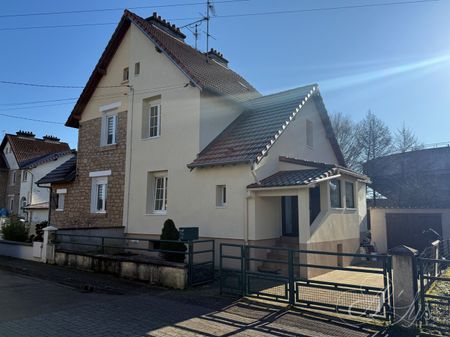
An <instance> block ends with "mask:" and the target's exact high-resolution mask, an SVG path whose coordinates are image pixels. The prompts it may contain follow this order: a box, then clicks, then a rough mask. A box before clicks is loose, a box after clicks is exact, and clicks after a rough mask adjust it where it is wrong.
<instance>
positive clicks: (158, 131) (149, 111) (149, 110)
mask: <svg viewBox="0 0 450 337" xmlns="http://www.w3.org/2000/svg"><path fill="white" fill-rule="evenodd" d="M152 108H156V109H157V113H156V125H153V124H152ZM147 114H148V125H147V128H148V129H147V130H148V131H147V138H148V139H151V138H158V137H160V136H161V104H160V103H153V104H149V105H148V108H147ZM155 128H156V134H155V135H153V136H152V135H151V133H152V129H155Z"/></svg>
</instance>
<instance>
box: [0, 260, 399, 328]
mask: <svg viewBox="0 0 450 337" xmlns="http://www.w3.org/2000/svg"><path fill="white" fill-rule="evenodd" d="M87 285H90V286H87ZM86 289H88V290H89V291H86ZM90 290H93V291H90ZM387 335H388V334H387V333H386V332H385V331H384V330H383V329H382V328H376V327H373V326H370V327H369V326H361V325H358V324H355V323H351V322H342V321H340V320H337V319H333V318H332V317H327V316H321V315H311V314H305V313H301V312H298V311H289V310H286V309H284V308H280V307H276V306H271V305H269V304H265V303H258V302H253V301H249V300H241V301H234V300H233V299H231V298H224V297H222V296H219V295H218V293H217V289H215V288H214V287H211V286H209V287H203V288H196V289H193V290H188V291H175V290H167V289H161V288H150V287H147V286H144V285H142V284H139V283H133V282H128V281H123V280H119V279H116V278H114V277H109V276H105V275H98V274H93V273H87V272H80V271H75V270H71V269H66V268H60V267H54V266H48V265H43V264H35V263H33V262H23V261H20V260H14V259H8V258H3V257H1V258H0V336H2V337H3V336H8V337H9V336H11V337H14V336H35V337H37V336H49V337H51V336H58V337H65V336H77V337H79V336H92V337H97V336H98V337H100V336H102V337H103V336H105V337H106V336H172V337H178V336H180V337H181V336H183V337H185V336H187V337H189V336H252V337H253V336H282V337H284V336H286V337H287V336H307V337H313V336H314V337H315V336H317V337H325V336H343V337H353V336H355V337H365V336H387ZM391 336H397V334H395V335H394V334H391Z"/></svg>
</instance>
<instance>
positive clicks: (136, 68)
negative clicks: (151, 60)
mask: <svg viewBox="0 0 450 337" xmlns="http://www.w3.org/2000/svg"><path fill="white" fill-rule="evenodd" d="M140 73H141V63H140V62H136V63H135V64H134V75H135V76H137V75H139V74H140Z"/></svg>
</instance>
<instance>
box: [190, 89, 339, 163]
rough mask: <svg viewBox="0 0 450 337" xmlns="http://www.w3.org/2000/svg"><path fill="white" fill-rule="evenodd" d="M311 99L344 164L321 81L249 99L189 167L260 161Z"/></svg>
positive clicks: (329, 138)
mask: <svg viewBox="0 0 450 337" xmlns="http://www.w3.org/2000/svg"><path fill="white" fill-rule="evenodd" d="M308 100H311V101H312V103H313V104H315V105H316V107H317V109H318V113H319V115H320V118H321V120H322V122H323V125H324V128H325V130H326V137H327V139H328V140H329V141H330V144H331V146H332V148H333V150H334V153H335V155H336V158H337V160H338V163H339V164H340V165H342V166H344V165H345V163H344V158H343V155H342V152H341V150H340V148H339V145H338V143H337V141H336V137H335V135H334V132H333V129H332V127H331V123H330V120H329V118H328V114H327V112H326V109H325V107H324V106H323V102H322V99H321V97H320V94H319V92H318V90H317V85H308V86H304V87H300V88H296V89H291V90H287V91H283V92H280V93H276V94H272V95H267V96H262V97H258V98H255V99H253V100H250V101H248V102H246V103H245V105H246V106H247V110H246V111H245V112H243V113H242V114H241V115H240V116H239V117H238V118H236V119H235V120H234V122H232V123H231V124H230V125H229V126H228V127H227V128H226V129H225V130H224V131H223V132H222V133H221V134H220V135H219V136H217V137H216V138H215V139H214V140H213V141H212V142H211V143H210V144H209V145H208V146H207V147H206V148H205V149H204V150H203V151H201V152H200V153H199V154H198V156H197V158H196V159H195V160H194V161H193V162H192V163H190V164H188V167H189V168H191V169H192V168H196V167H207V166H214V165H225V164H238V163H239V164H242V163H255V162H256V163H258V162H259V161H260V160H261V159H262V158H263V157H264V156H265V155H266V154H267V152H268V151H269V149H270V148H271V146H272V145H273V144H274V143H275V142H276V140H277V139H278V137H279V136H281V134H282V133H283V132H284V130H285V129H286V128H288V127H289V124H290V122H291V121H292V120H293V119H294V117H295V115H296V114H297V113H298V112H299V111H300V109H301V108H302V107H303V106H304V104H306V102H307V101H308Z"/></svg>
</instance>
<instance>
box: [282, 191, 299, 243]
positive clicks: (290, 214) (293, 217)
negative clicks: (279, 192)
mask: <svg viewBox="0 0 450 337" xmlns="http://www.w3.org/2000/svg"><path fill="white" fill-rule="evenodd" d="M281 216H282V224H283V236H298V198H297V197H281Z"/></svg>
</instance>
